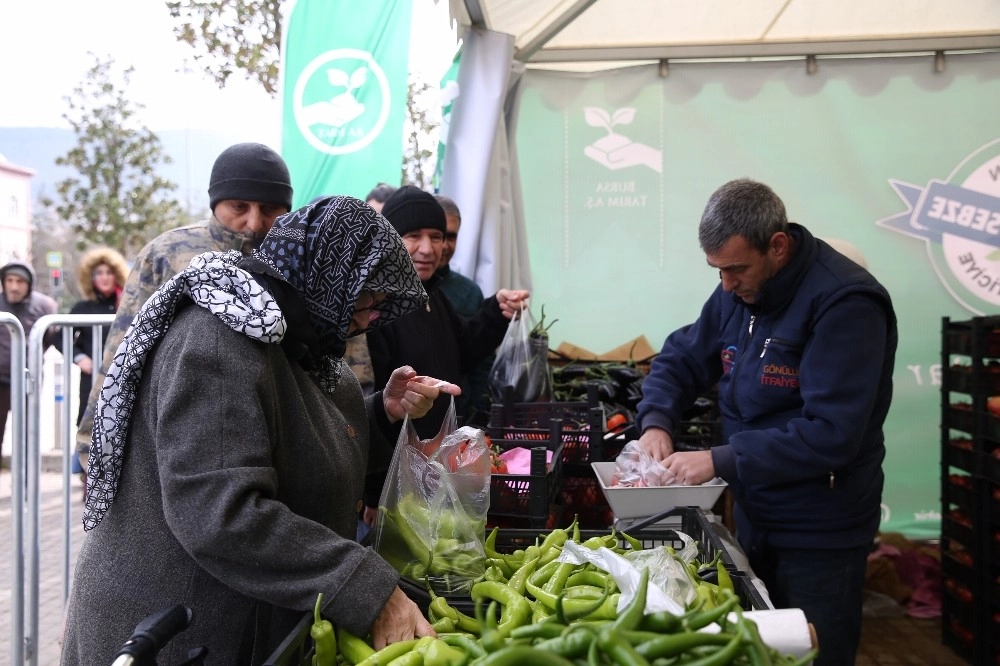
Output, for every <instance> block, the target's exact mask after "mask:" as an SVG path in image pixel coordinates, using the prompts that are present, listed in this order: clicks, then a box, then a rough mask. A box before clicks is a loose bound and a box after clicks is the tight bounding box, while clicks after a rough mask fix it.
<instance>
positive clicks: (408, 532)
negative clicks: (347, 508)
mask: <svg viewBox="0 0 1000 666" xmlns="http://www.w3.org/2000/svg"><path fill="white" fill-rule="evenodd" d="M456 423H457V420H456V417H455V401H454V399H452V402H451V407H450V408H449V410H448V413H447V415H446V416H445V419H444V423H443V424H442V425H441V430H440V432H438V434H437V436H435V437H434V438H432V439H427V440H421V439H420V436H419V435H417V431H416V429H415V428H414V427H413V423H411V422H410V420H409V419H407V420H406V421H405V422H404V423H403V427H402V429H401V430H400V433H399V440H398V441H397V443H396V451H395V453H394V455H393V459H392V463H391V465H390V467H389V473H388V476H387V477H386V481H385V486H383V489H382V497H381V499H380V501H379V513H378V517H377V518H376V521H375V540H374V544H375V550H376V552H378V554H379V555H381V556H382V557H383V558H385V559H386V561H388V562H389V563H390V564H392V565H393V566H394V567H395V568H396V570H397V571H399V572H400V574H402V575H403V576H404V577H405V578H408V579H410V580H412V581H414V582H416V583H418V584H420V585H421V586H424V587H429V588H430V589H431V590H433V591H434V593H435V594H454V593H469V592H470V591H471V589H472V584H473V583H474V582H475V581H476V580H477V579H479V578H481V577H482V575H483V573H484V572H485V570H486V553H485V541H486V534H485V532H486V513H487V511H489V503H490V454H489V447H488V446H487V443H486V435H485V434H484V433H483V431H481V430H477V429H475V428H469V427H463V428H458V429H456V428H455V426H456Z"/></svg>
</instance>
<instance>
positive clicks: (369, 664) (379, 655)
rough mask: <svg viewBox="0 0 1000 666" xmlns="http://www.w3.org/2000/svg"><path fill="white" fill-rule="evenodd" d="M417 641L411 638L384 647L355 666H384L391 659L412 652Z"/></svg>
mask: <svg viewBox="0 0 1000 666" xmlns="http://www.w3.org/2000/svg"><path fill="white" fill-rule="evenodd" d="M417 640H419V639H416V638H413V639H410V640H408V641H399V642H398V643H392V644H391V645H386V646H385V647H384V648H382V649H381V650H379V651H378V652H376V653H375V654H373V655H371V656H369V657H367V658H366V659H364V660H363V661H360V662H358V664H357V666H385V665H386V664H388V663H389V662H390V661H392V660H393V659H396V658H398V657H401V656H403V655H404V654H406V653H407V652H410V651H412V650H413V648H414V647H416V645H417Z"/></svg>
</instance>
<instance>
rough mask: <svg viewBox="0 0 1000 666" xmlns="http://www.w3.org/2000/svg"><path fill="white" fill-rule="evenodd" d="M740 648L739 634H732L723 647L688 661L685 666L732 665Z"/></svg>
mask: <svg viewBox="0 0 1000 666" xmlns="http://www.w3.org/2000/svg"><path fill="white" fill-rule="evenodd" d="M742 647H743V639H742V638H740V635H739V634H734V635H733V637H732V638H731V639H730V641H729V642H728V643H726V646H725V647H723V648H721V649H719V650H716V651H715V652H712V653H709V654H707V655H705V656H704V657H701V658H700V659H695V660H694V661H689V662H687V664H685V666H726V664H730V663H732V661H733V659H735V658H736V655H737V654H739V652H740V648H742Z"/></svg>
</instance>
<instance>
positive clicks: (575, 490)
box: [559, 469, 615, 530]
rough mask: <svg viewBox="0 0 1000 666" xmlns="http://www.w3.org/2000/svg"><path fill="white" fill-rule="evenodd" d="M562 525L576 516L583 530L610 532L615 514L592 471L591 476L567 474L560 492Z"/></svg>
mask: <svg viewBox="0 0 1000 666" xmlns="http://www.w3.org/2000/svg"><path fill="white" fill-rule="evenodd" d="M559 497H560V499H561V502H560V504H561V505H562V523H563V524H569V523H571V522H572V521H573V518H574V516H575V517H576V518H577V520H578V521H579V523H580V528H581V529H598V530H600V529H604V530H610V529H611V524H612V523H613V522H614V520H615V514H614V512H613V511H612V510H611V505H609V504H608V500H607V498H606V497H605V496H604V493H603V492H601V486H600V484H599V483H598V481H597V477H596V476H594V474H593V469H591V473H590V476H582V475H577V474H566V475H565V476H564V477H563V482H562V490H560V492H559Z"/></svg>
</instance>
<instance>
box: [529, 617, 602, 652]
mask: <svg viewBox="0 0 1000 666" xmlns="http://www.w3.org/2000/svg"><path fill="white" fill-rule="evenodd" d="M596 640H597V631H595V630H594V628H593V627H590V626H588V625H585V624H575V625H573V626H572V627H571V628H570V629H569V630H568V631H566V632H564V633H563V635H562V636H559V637H557V638H550V639H548V640H544V641H542V642H541V643H537V644H536V645H535V647H536V648H537V649H539V650H544V651H546V652H554V653H555V654H558V655H560V656H562V657H566V658H567V659H576V658H577V657H582V656H584V655H585V654H587V650H588V649H589V648H590V646H591V644H593V643H594V642H595V641H596Z"/></svg>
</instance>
